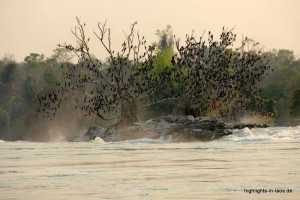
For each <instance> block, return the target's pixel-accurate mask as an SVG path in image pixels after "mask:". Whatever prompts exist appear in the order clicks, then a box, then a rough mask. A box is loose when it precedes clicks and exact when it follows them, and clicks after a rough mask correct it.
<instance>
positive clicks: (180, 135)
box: [83, 115, 232, 142]
mask: <svg viewBox="0 0 300 200" xmlns="http://www.w3.org/2000/svg"><path fill="white" fill-rule="evenodd" d="M230 129H231V127H230V126H228V125H226V124H225V123H223V122H222V121H221V119H220V118H211V117H197V118H194V117H193V116H191V115H190V116H179V115H169V116H164V117H161V118H159V119H155V120H148V121H145V122H137V123H135V124H134V125H133V126H129V127H127V128H124V129H115V128H111V129H105V128H102V127H97V126H93V127H90V128H89V130H88V131H87V132H86V133H85V134H84V136H83V137H84V138H86V139H89V140H92V139H94V138H95V137H100V138H102V139H103V140H104V141H107V142H117V141H124V140H136V139H141V138H150V139H157V140H160V141H163V142H190V141H211V140H215V139H219V138H221V137H223V136H226V135H230V134H231V133H232V132H231V131H230Z"/></svg>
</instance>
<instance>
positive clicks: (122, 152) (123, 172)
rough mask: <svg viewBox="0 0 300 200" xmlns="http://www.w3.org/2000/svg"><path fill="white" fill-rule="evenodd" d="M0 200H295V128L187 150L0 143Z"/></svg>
mask: <svg viewBox="0 0 300 200" xmlns="http://www.w3.org/2000/svg"><path fill="white" fill-rule="evenodd" d="M0 199H1V200H2V199H22V200H23V199H25V200H27V199H28V200H29V199H30V200H31V199H38V200H39V199H51V200H52V199H187V200H188V199H228V200H230V199H300V126H299V127H292V128H280V127H277V128H267V129H252V130H249V129H247V128H246V129H243V130H239V131H234V134H233V135H231V136H228V137H225V138H222V139H219V140H216V141H212V142H194V143H163V142H160V141H156V140H150V139H141V140H133V141H124V142H119V143H103V142H101V141H97V140H96V141H93V142H49V143H34V142H25V141H17V142H5V141H0Z"/></svg>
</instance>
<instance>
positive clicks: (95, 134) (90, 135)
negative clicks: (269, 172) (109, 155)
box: [84, 126, 107, 140]
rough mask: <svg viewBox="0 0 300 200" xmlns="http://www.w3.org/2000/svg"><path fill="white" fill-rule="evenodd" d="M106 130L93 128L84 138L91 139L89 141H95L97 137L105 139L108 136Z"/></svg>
mask: <svg viewBox="0 0 300 200" xmlns="http://www.w3.org/2000/svg"><path fill="white" fill-rule="evenodd" d="M106 130H107V129H106V128H102V127H98V126H92V127H90V128H89V130H88V131H87V132H86V133H85V134H84V137H86V138H89V140H94V139H95V138H96V137H100V138H104V137H105V136H106Z"/></svg>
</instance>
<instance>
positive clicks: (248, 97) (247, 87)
mask: <svg viewBox="0 0 300 200" xmlns="http://www.w3.org/2000/svg"><path fill="white" fill-rule="evenodd" d="M235 39H236V35H235V34H233V33H232V31H225V30H224V29H223V32H222V33H221V35H220V40H219V41H216V40H214V39H213V35H212V34H211V33H210V32H209V37H208V41H205V40H204V39H203V37H200V39H199V40H197V39H196V38H195V37H194V36H193V35H191V36H189V35H187V36H186V40H185V44H184V45H183V46H180V45H179V42H177V51H178V55H179V56H173V57H172V59H171V62H172V66H166V67H165V66H164V67H163V70H160V71H159V70H158V67H157V65H156V64H155V62H154V60H155V55H154V50H155V49H154V48H153V46H149V47H146V42H145V41H142V42H140V43H139V44H138V45H143V46H144V47H145V49H146V51H145V52H143V53H141V52H137V51H135V50H136V49H141V48H140V47H141V46H133V45H132V44H130V46H126V43H123V45H125V46H126V48H123V50H122V51H132V52H134V53H135V54H137V55H139V53H141V55H140V56H139V57H137V58H139V59H134V60H130V59H129V56H127V57H124V56H123V55H126V54H124V53H125V52H120V53H117V54H115V56H111V57H110V62H109V63H108V64H103V63H101V62H99V61H98V60H90V59H86V58H85V59H83V60H82V61H81V62H79V63H78V64H76V65H72V64H67V65H63V67H65V68H66V70H65V80H64V83H57V84H56V86H57V88H56V89H55V90H53V91H51V92H49V93H47V94H44V95H42V96H41V97H40V98H39V108H38V110H37V112H38V113H41V114H43V116H44V117H48V118H50V119H51V118H53V117H54V116H55V114H56V112H57V111H58V109H59V108H60V107H61V106H62V105H64V104H67V102H68V100H69V97H71V96H73V97H75V98H74V99H75V101H74V105H75V108H76V109H81V110H83V111H85V112H86V113H87V114H89V115H90V114H95V115H97V116H99V117H100V118H102V119H106V118H107V117H106V116H107V115H113V116H119V111H120V108H121V106H120V105H122V104H123V103H124V102H125V105H127V106H128V105H130V104H135V105H132V106H133V107H131V106H128V109H133V108H134V109H135V108H136V104H137V101H138V100H142V101H144V102H146V100H147V99H148V100H149V99H150V100H151V102H152V103H155V102H158V101H159V100H160V99H161V98H176V99H179V100H180V101H181V103H182V104H185V107H186V112H187V114H193V115H195V116H201V115H206V114H208V113H209V112H211V111H212V110H217V109H218V110H219V112H220V114H228V113H231V114H232V112H233V111H234V110H235V111H236V110H241V109H246V110H256V111H258V112H259V111H261V112H263V110H264V103H265V102H264V100H263V98H261V97H260V91H259V89H258V88H257V84H256V83H257V81H259V80H260V79H261V78H262V76H263V75H264V74H265V73H266V71H267V70H268V69H269V68H270V66H269V65H268V61H265V60H264V58H263V56H262V54H261V53H260V52H256V53H253V52H246V51H235V50H232V49H230V48H229V47H230V46H231V45H232V43H233V42H234V41H235ZM143 40H144V38H143ZM243 45H244V44H243ZM111 53H112V54H111V55H113V54H114V52H111ZM82 94H83V95H82ZM144 97H148V98H144ZM128 102H129V103H128ZM128 109H127V111H126V112H129V114H128V115H129V116H130V115H131V113H130V110H128ZM123 117H124V116H123Z"/></svg>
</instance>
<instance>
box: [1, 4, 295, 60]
mask: <svg viewBox="0 0 300 200" xmlns="http://www.w3.org/2000/svg"><path fill="white" fill-rule="evenodd" d="M299 12H300V0H151V1H150V0H148V1H146V0H0V26H1V29H0V41H1V44H0V58H2V57H3V56H5V55H6V54H13V55H14V57H15V59H16V60H17V61H19V62H20V61H23V60H24V58H25V56H27V55H29V54H30V53H40V54H42V53H43V54H45V55H46V56H47V57H49V56H51V54H52V51H53V49H55V48H56V47H57V46H56V45H57V44H59V43H64V42H67V43H74V38H73V36H72V34H71V31H70V29H71V28H73V27H74V26H75V25H76V19H75V17H76V16H78V17H80V19H81V20H82V21H83V22H85V23H86V24H87V27H86V29H87V31H88V33H90V35H91V39H92V40H93V41H95V42H96V38H95V37H94V36H93V35H92V32H93V31H94V30H97V23H98V22H104V21H105V19H107V23H108V26H109V27H111V29H112V36H113V38H112V41H113V46H114V47H118V48H119V47H120V45H121V43H122V41H123V37H124V33H123V31H125V32H126V31H127V32H128V30H129V26H130V24H131V23H133V22H134V21H137V22H138V26H137V28H138V30H139V32H140V34H141V35H144V36H145V37H146V38H147V41H148V43H152V42H154V41H156V40H157V37H156V35H155V32H156V30H157V29H164V28H165V27H166V25H168V24H170V25H171V26H172V28H173V32H174V34H176V36H177V38H178V37H180V38H182V39H184V36H185V34H186V33H191V31H192V30H193V29H194V30H195V33H196V34H197V35H202V33H203V31H204V30H206V32H208V31H212V32H213V33H215V34H218V33H220V31H221V29H222V27H223V26H225V27H228V28H232V27H234V26H235V29H234V31H235V33H236V34H237V35H239V36H241V35H242V34H243V35H244V36H248V37H249V38H253V39H254V40H256V41H257V42H260V43H261V45H262V46H263V47H264V49H265V50H271V49H273V48H276V49H281V48H284V49H290V50H293V51H294V52H295V54H296V55H297V56H300V14H299ZM96 44H97V43H94V45H93V50H94V51H95V52H92V53H93V54H95V55H97V56H100V57H101V56H102V57H103V56H104V57H106V55H104V54H103V50H102V49H101V48H96Z"/></svg>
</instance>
